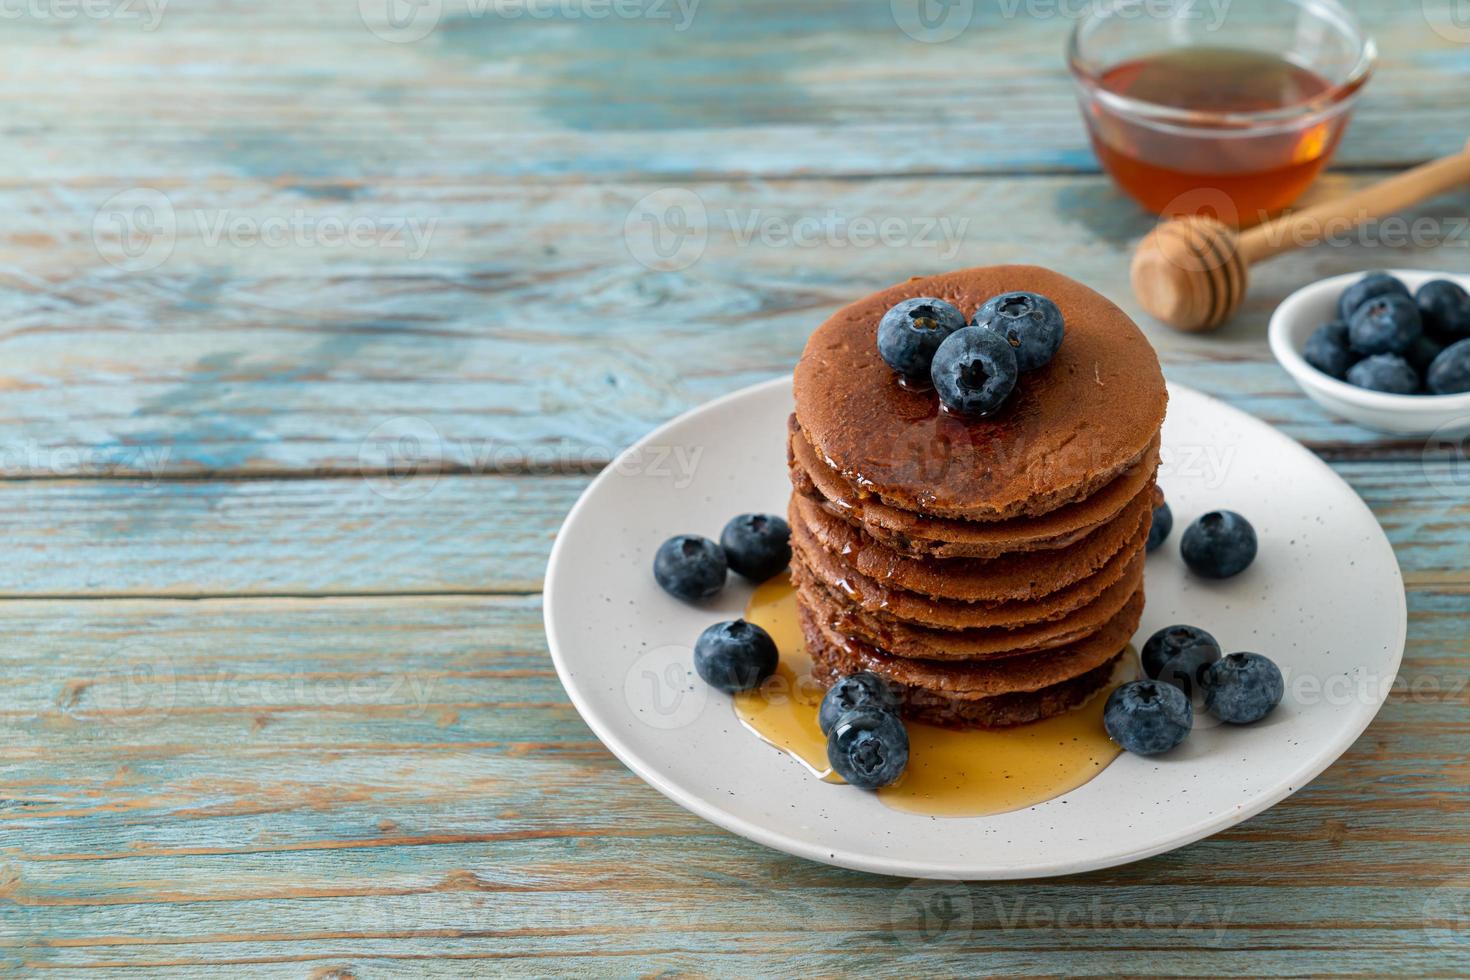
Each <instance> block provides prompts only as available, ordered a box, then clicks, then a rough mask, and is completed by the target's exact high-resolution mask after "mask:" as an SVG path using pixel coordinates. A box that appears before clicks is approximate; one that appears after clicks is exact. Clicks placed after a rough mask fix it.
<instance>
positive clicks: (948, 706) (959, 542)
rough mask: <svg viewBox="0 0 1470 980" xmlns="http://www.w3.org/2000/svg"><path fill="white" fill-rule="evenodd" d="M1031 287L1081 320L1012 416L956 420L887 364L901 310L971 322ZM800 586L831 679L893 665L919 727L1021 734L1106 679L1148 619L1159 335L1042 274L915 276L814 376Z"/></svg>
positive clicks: (801, 428)
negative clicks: (992, 304) (912, 302)
mask: <svg viewBox="0 0 1470 980" xmlns="http://www.w3.org/2000/svg"><path fill="white" fill-rule="evenodd" d="M1015 290H1026V291H1030V292H1035V293H1040V294H1042V295H1044V296H1047V297H1049V298H1050V299H1051V300H1052V301H1053V302H1055V303H1056V304H1057V306H1058V307H1059V308H1060V309H1061V312H1062V315H1063V317H1064V318H1065V321H1066V337H1065V340H1064V341H1063V343H1062V346H1061V348H1060V349H1059V350H1058V351H1057V354H1056V356H1055V357H1053V358H1052V360H1051V362H1050V363H1048V364H1046V365H1045V366H1043V367H1041V368H1038V369H1037V370H1035V371H1031V372H1028V373H1026V374H1023V375H1021V378H1020V381H1019V383H1018V384H1017V385H1016V390H1015V391H1014V393H1013V394H1012V395H1011V397H1010V399H1009V400H1008V401H1007V403H1006V404H1005V406H1004V407H1003V408H1002V409H1001V410H1000V411H999V412H998V413H996V414H995V415H993V416H990V417H988V418H983V419H965V418H961V417H958V416H955V415H952V414H950V413H948V412H945V411H942V410H941V409H940V407H939V403H938V399H937V398H936V396H935V394H934V392H933V391H928V390H917V389H914V388H911V387H908V386H905V385H904V384H902V383H901V382H900V381H899V378H898V376H897V375H896V374H895V373H894V372H893V371H892V370H891V369H890V368H889V367H888V365H887V364H885V363H884V362H883V360H882V358H881V357H879V355H878V348H877V329H878V321H879V319H880V318H881V317H882V316H883V314H884V312H886V311H887V310H888V309H889V308H890V307H891V306H893V305H894V304H895V303H898V302H899V301H900V300H904V299H909V298H911V297H917V296H930V297H937V298H939V299H944V300H947V301H949V302H951V303H953V304H955V305H956V306H958V307H959V308H960V310H961V311H963V312H964V313H965V314H966V316H969V315H971V314H973V313H974V311H975V309H976V308H977V307H979V306H980V305H981V304H982V303H984V302H985V301H986V300H987V299H990V298H991V297H992V296H995V295H997V294H999V293H1003V292H1010V291H1015ZM795 391H796V413H795V414H794V415H793V416H792V417H791V422H790V431H789V441H788V459H789V463H790V469H791V482H792V486H793V488H794V490H795V492H794V493H793V494H792V497H791V505H790V521H791V544H792V550H793V559H792V580H793V582H794V584H795V586H796V589H797V603H798V608H799V612H800V617H801V623H802V630H803V632H804V634H805V637H806V641H807V647H808V649H809V651H810V653H811V655H812V658H813V661H814V663H815V670H816V673H817V676H818V679H820V680H822V681H823V682H824V683H830V682H831V681H833V680H835V679H836V678H837V677H841V676H843V675H846V674H850V673H853V672H856V671H859V670H871V671H875V672H877V673H879V674H881V675H883V676H884V677H886V678H887V679H888V680H889V681H890V682H891V683H892V684H893V685H894V686H896V688H897V689H898V690H899V691H900V693H901V695H902V697H903V701H904V713H905V715H906V716H908V717H910V718H915V719H919V720H924V721H931V722H935V723H938V724H944V725H949V726H952V727H971V728H973V727H987V728H988V727H1001V726H1006V725H1015V724H1020V723H1023V722H1028V721H1034V720H1037V719H1040V718H1045V717H1048V716H1050V715H1054V714H1057V713H1059V712H1061V711H1065V710H1067V709H1068V708H1071V707H1074V706H1075V705H1077V704H1079V703H1081V702H1082V701H1084V700H1086V699H1087V698H1088V696H1089V695H1091V694H1093V693H1095V692H1096V691H1098V690H1099V689H1101V688H1102V687H1103V686H1105V685H1106V684H1107V683H1108V681H1109V679H1110V677H1111V676H1112V674H1113V670H1114V667H1115V666H1116V665H1117V663H1118V661H1119V659H1120V658H1121V657H1122V656H1123V653H1124V650H1125V649H1126V647H1127V644H1128V641H1129V640H1130V639H1131V637H1132V636H1133V633H1134V631H1135V630H1136V629H1137V627H1138V621H1139V616H1140V614H1141V612H1142V610H1143V565H1144V552H1145V543H1146V541H1147V539H1148V530H1149V525H1150V522H1151V520H1152V516H1153V507H1154V503H1155V494H1156V493H1157V491H1156V489H1155V486H1154V479H1155V475H1156V472H1157V468H1158V458H1159V429H1160V426H1161V425H1162V423H1163V420H1164V409H1165V403H1166V401H1167V395H1166V393H1165V388H1164V379H1163V376H1162V374H1161V373H1160V371H1159V363H1158V358H1157V357H1156V356H1155V354H1154V351H1153V348H1152V347H1151V346H1150V345H1149V343H1148V341H1147V340H1146V339H1145V338H1144V336H1143V334H1142V333H1141V332H1140V331H1139V329H1138V327H1137V326H1135V325H1134V324H1133V322H1132V321H1131V320H1130V319H1129V318H1128V317H1127V315H1125V314H1124V313H1123V312H1122V311H1121V310H1119V309H1118V308H1117V307H1116V306H1114V305H1113V304H1112V303H1110V302H1108V301H1107V300H1106V299H1104V298H1103V297H1102V296H1100V295H1098V294H1097V293H1095V292H1093V291H1092V290H1090V289H1088V288H1087V287H1085V286H1083V285H1081V284H1080V283H1077V282H1074V281H1072V280H1071V279H1068V278H1067V277H1065V276H1062V275H1059V274H1058V273H1055V272H1051V271H1049V270H1046V269H1041V268H1037V267H1034V266H993V267H986V268H978V269H966V270H963V271H960V272H952V273H948V274H945V275H940V276H933V277H929V278H921V279H912V280H910V281H909V282H906V283H903V284H901V285H898V286H894V287H893V288H891V289H886V290H884V291H882V292H879V293H876V294H874V295H872V296H869V297H867V298H865V299H862V300H859V301H858V302H856V303H854V304H852V305H851V306H848V307H846V308H844V309H842V310H839V311H838V312H837V313H836V314H835V315H834V316H832V317H831V318H830V319H829V320H827V322H826V323H824V324H822V326H821V327H819V328H818V329H817V331H816V332H815V333H814V334H812V336H811V339H810V340H809V341H808V342H807V345H806V350H805V352H804V353H803V354H802V357H801V361H800V362H799V363H798V364H797V367H796V380H795Z"/></svg>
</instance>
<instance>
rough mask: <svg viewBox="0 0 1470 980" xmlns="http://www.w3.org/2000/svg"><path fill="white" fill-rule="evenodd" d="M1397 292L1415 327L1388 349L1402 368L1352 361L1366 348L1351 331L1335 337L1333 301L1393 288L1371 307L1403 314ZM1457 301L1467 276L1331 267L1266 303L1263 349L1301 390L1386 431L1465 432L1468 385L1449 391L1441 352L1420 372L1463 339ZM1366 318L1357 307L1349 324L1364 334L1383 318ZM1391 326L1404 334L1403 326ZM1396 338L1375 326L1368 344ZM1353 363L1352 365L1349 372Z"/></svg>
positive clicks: (1469, 430)
mask: <svg viewBox="0 0 1470 980" xmlns="http://www.w3.org/2000/svg"><path fill="white" fill-rule="evenodd" d="M1368 279H1371V280H1372V281H1371V282H1368V283H1367V285H1366V286H1364V288H1363V289H1362V290H1357V289H1355V287H1357V286H1358V285H1359V283H1360V282H1364V281H1365V280H1368ZM1395 283H1397V285H1395ZM1350 292H1351V295H1350ZM1406 294H1411V297H1412V300H1413V302H1414V304H1415V309H1416V312H1417V314H1418V316H1419V320H1420V330H1419V333H1418V336H1417V337H1416V338H1414V339H1413V340H1412V341H1411V342H1410V343H1409V345H1408V346H1407V347H1406V348H1405V349H1404V350H1403V351H1401V352H1399V353H1398V354H1396V355H1394V356H1398V357H1401V358H1403V361H1404V363H1405V364H1406V365H1407V368H1408V370H1405V369H1404V364H1400V363H1399V362H1397V361H1394V362H1377V364H1378V365H1379V366H1375V365H1369V366H1367V367H1361V368H1358V365H1360V364H1361V363H1362V362H1363V361H1364V360H1366V359H1367V358H1368V357H1371V356H1374V355H1372V354H1369V353H1367V352H1365V351H1361V350H1356V349H1354V348H1353V346H1352V343H1351V340H1348V341H1347V342H1346V343H1345V342H1344V340H1343V335H1342V332H1341V328H1339V327H1332V326H1330V325H1331V324H1334V323H1336V322H1337V321H1339V320H1341V319H1342V315H1343V314H1342V310H1341V307H1342V306H1344V305H1350V304H1352V303H1353V302H1356V303H1357V306H1358V308H1361V307H1363V306H1364V305H1367V304H1371V303H1372V302H1373V301H1374V300H1377V299H1379V298H1380V297H1383V296H1390V297H1397V298H1396V299H1390V300H1388V301H1387V302H1386V305H1384V306H1383V307H1382V308H1381V309H1380V311H1379V314H1380V316H1382V315H1386V314H1387V313H1388V312H1389V311H1391V315H1392V316H1395V317H1403V318H1405V322H1407V315H1406V312H1405V309H1404V307H1403V301H1404V297H1405V295H1406ZM1345 300H1346V301H1345ZM1466 300H1470V275H1447V274H1445V273H1441V272H1415V271H1408V270H1394V271H1393V272H1392V273H1378V274H1373V275H1370V276H1366V277H1365V276H1364V275H1363V274H1362V273H1349V274H1346V275H1342V276H1334V277H1332V278H1330V279H1324V280H1321V281H1320V282H1316V283H1312V284H1310V285H1308V286H1304V287H1302V288H1301V289H1298V290H1297V291H1296V292H1294V293H1292V294H1291V295H1290V296H1288V297H1287V298H1286V299H1285V300H1284V301H1283V302H1282V303H1281V305H1280V306H1278V307H1277V308H1276V310H1275V312H1274V313H1273V314H1272V315H1271V326H1270V331H1269V336H1270V342H1271V352H1272V353H1273V354H1274V355H1275V357H1276V360H1277V361H1278V362H1279V363H1280V364H1281V366H1282V367H1283V368H1284V369H1285V370H1286V372H1287V373H1288V374H1289V375H1291V377H1292V380H1294V381H1295V382H1296V383H1297V384H1298V385H1300V386H1301V389H1302V391H1303V392H1305V393H1306V394H1307V395H1308V396H1309V397H1310V398H1311V399H1312V400H1313V401H1315V402H1316V403H1318V404H1319V405H1321V406H1322V407H1323V408H1325V409H1327V410H1328V411H1329V412H1331V413H1332V414H1334V415H1336V416H1338V417H1340V418H1344V419H1346V420H1348V421H1350V422H1354V423H1356V424H1358V425H1361V426H1364V427H1366V428H1369V429H1374V430H1377V431H1380V432H1386V433H1390V434H1393V435H1400V436H1404V435H1407V436H1413V437H1418V438H1424V437H1427V436H1434V437H1435V438H1448V439H1458V438H1460V437H1461V436H1464V435H1467V434H1470V389H1463V388H1460V390H1456V389H1457V388H1459V385H1458V384H1457V383H1456V381H1455V380H1454V378H1455V377H1456V375H1455V373H1454V372H1450V371H1449V369H1448V365H1449V364H1450V363H1451V361H1450V359H1449V358H1446V360H1445V361H1443V362H1442V364H1441V367H1440V369H1439V371H1437V372H1435V378H1434V381H1431V380H1430V374H1431V371H1433V369H1434V364H1435V362H1436V361H1437V360H1439V359H1440V358H1441V357H1444V356H1445V355H1446V352H1447V351H1448V350H1449V348H1450V347H1452V346H1454V344H1456V343H1458V342H1460V341H1461V340H1466V339H1470V333H1466V334H1464V335H1460V332H1461V331H1464V330H1467V329H1470V327H1467V324H1470V306H1467V305H1462V304H1464V303H1465V302H1466ZM1351 312H1353V313H1356V312H1357V310H1356V309H1355V310H1353V311H1351ZM1367 321H1368V314H1366V313H1365V314H1364V315H1363V321H1362V322H1361V323H1360V324H1359V328H1360V330H1361V331H1366V332H1367V333H1368V334H1373V333H1374V330H1375V329H1376V328H1379V327H1382V326H1384V323H1381V322H1380V323H1376V324H1372V325H1370V324H1369V323H1368V322H1367ZM1343 322H1346V321H1343ZM1398 326H1399V327H1400V328H1401V329H1406V330H1407V332H1408V334H1412V333H1413V330H1412V327H1408V328H1402V324H1399V325H1398ZM1390 332H1392V331H1390ZM1403 337H1404V334H1403V333H1402V332H1399V333H1397V334H1395V336H1394V337H1392V338H1389V339H1388V340H1386V341H1385V340H1384V338H1383V336H1378V335H1375V338H1376V340H1377V342H1378V344H1380V345H1382V344H1384V343H1386V344H1387V345H1388V346H1397V345H1398V344H1400V343H1402V342H1403ZM1367 342H1368V344H1369V346H1370V347H1372V346H1373V344H1374V340H1373V339H1369V340H1368V341H1367ZM1457 356H1464V355H1457ZM1344 363H1346V368H1344ZM1389 365H1392V370H1391V371H1390V369H1389ZM1355 368H1358V370H1357V371H1356V373H1355V374H1354V373H1351V372H1353V370H1354V369H1355ZM1338 371H1342V374H1341V376H1338ZM1410 371H1412V372H1413V375H1414V384H1413V387H1412V388H1410V384H1409V381H1410V377H1409V372H1410ZM1352 381H1357V382H1359V384H1353V383H1351V382H1352ZM1363 385H1370V386H1371V387H1364V386H1363ZM1405 392H1412V393H1405Z"/></svg>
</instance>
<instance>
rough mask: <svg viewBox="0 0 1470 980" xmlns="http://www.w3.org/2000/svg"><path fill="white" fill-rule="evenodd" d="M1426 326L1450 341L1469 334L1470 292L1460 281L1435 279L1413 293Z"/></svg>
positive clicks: (1425, 327) (1429, 330) (1430, 331)
mask: <svg viewBox="0 0 1470 980" xmlns="http://www.w3.org/2000/svg"><path fill="white" fill-rule="evenodd" d="M1414 303H1415V305H1417V306H1418V307H1419V317H1420V319H1421V320H1423V321H1424V329H1425V330H1427V331H1428V332H1429V333H1431V334H1433V335H1434V336H1436V337H1438V338H1439V339H1440V340H1442V341H1444V342H1445V343H1447V344H1452V343H1454V342H1455V341H1457V340H1463V339H1464V338H1466V337H1470V293H1466V292H1465V290H1464V289H1463V288H1461V286H1460V285H1459V283H1454V282H1450V281H1449V280H1448V279H1433V280H1430V281H1429V282H1426V283H1425V284H1424V285H1422V286H1420V287H1419V289H1418V290H1417V291H1416V292H1415V293H1414Z"/></svg>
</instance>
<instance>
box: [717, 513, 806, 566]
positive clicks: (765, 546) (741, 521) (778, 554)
mask: <svg viewBox="0 0 1470 980" xmlns="http://www.w3.org/2000/svg"><path fill="white" fill-rule="evenodd" d="M720 547H721V548H724V549H725V560H726V561H727V562H728V563H729V565H730V568H731V569H732V570H733V571H734V572H736V574H738V575H741V576H743V577H745V578H748V579H750V580H751V581H752V582H764V581H765V580H766V579H768V578H770V577H771V576H772V575H775V574H776V573H777V572H779V571H781V569H783V568H785V567H786V565H787V564H788V563H789V562H790V561H791V526H790V525H789V524H787V523H786V521H785V520H783V519H782V518H780V517H777V516H776V515H775V514H741V515H740V516H739V517H732V518H730V523H728V524H726V525H725V529H724V530H723V531H721V532H720Z"/></svg>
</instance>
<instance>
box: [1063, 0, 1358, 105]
mask: <svg viewBox="0 0 1470 980" xmlns="http://www.w3.org/2000/svg"><path fill="white" fill-rule="evenodd" d="M1150 2H1151V0H1099V2H1096V3H1093V4H1090V5H1089V8H1088V11H1087V13H1086V14H1084V15H1083V16H1082V17H1080V18H1078V20H1077V23H1076V24H1075V25H1073V27H1072V32H1071V35H1070V37H1069V38H1068V39H1067V67H1068V69H1069V70H1070V71H1071V73H1072V77H1073V79H1074V80H1075V81H1076V82H1077V84H1078V85H1080V86H1082V87H1083V88H1085V89H1086V90H1087V92H1088V94H1089V95H1090V96H1091V97H1092V98H1095V99H1097V100H1098V101H1099V102H1101V103H1103V104H1104V105H1106V106H1107V107H1108V108H1110V109H1111V110H1113V111H1114V112H1116V113H1118V114H1119V115H1126V116H1132V117H1134V118H1136V119H1143V120H1149V121H1153V122H1156V123H1159V124H1162V125H1165V126H1168V127H1170V128H1173V127H1180V128H1185V129H1196V128H1198V129H1212V130H1221V129H1226V130H1229V129H1238V130H1251V129H1261V128H1271V127H1274V126H1280V125H1281V124H1283V123H1288V124H1295V125H1301V124H1303V122H1304V121H1305V120H1307V119H1309V118H1311V117H1314V116H1321V115H1330V114H1333V113H1334V112H1338V111H1342V110H1343V109H1345V108H1347V106H1348V104H1350V103H1351V102H1352V101H1353V99H1354V97H1355V96H1356V95H1357V94H1358V91H1359V90H1360V89H1361V88H1362V87H1363V85H1364V84H1365V83H1366V82H1367V81H1368V79H1369V77H1370V76H1371V75H1372V74H1373V69H1374V66H1375V65H1376V64H1377V62H1378V46H1377V45H1376V44H1375V43H1374V42H1373V38H1371V37H1369V36H1368V34H1367V33H1366V32H1365V31H1364V30H1363V27H1362V25H1361V24H1359V23H1358V19H1357V18H1356V17H1355V16H1354V15H1353V14H1352V12H1351V11H1349V10H1348V9H1347V8H1346V7H1344V6H1343V5H1342V4H1340V3H1338V0H1286V2H1287V3H1289V4H1291V5H1292V6H1296V7H1299V8H1302V9H1303V10H1306V11H1310V12H1313V13H1315V14H1316V15H1317V16H1318V17H1319V18H1320V19H1323V20H1326V21H1329V22H1333V23H1334V24H1335V26H1336V27H1337V28H1338V29H1339V30H1341V31H1342V33H1343V34H1344V36H1347V37H1350V38H1353V39H1355V40H1356V41H1357V43H1358V60H1357V61H1356V62H1355V63H1354V64H1353V67H1352V69H1351V70H1350V71H1349V72H1348V74H1347V77H1346V78H1344V79H1343V80H1342V81H1341V82H1335V83H1333V85H1332V86H1331V87H1329V88H1328V89H1326V90H1325V91H1323V92H1321V93H1319V94H1317V95H1315V96H1313V97H1312V98H1310V99H1307V100H1306V101H1303V102H1294V103H1292V104H1291V105H1287V106H1282V107H1280V108H1277V109H1264V110H1261V111H1258V112H1209V111H1203V110H1198V109H1181V108H1178V107H1176V106H1166V105H1161V104H1159V103H1157V102H1148V101H1145V100H1143V99H1136V98H1133V97H1132V96H1127V95H1121V94H1119V93H1117V92H1110V91H1108V90H1107V89H1105V88H1103V87H1102V86H1101V85H1100V84H1098V82H1099V79H1098V76H1097V75H1096V74H1094V73H1093V72H1092V71H1089V70H1088V69H1087V68H1085V67H1084V59H1083V57H1082V50H1081V48H1082V32H1083V31H1084V30H1085V29H1086V28H1087V27H1088V26H1089V25H1091V24H1094V23H1097V22H1099V21H1102V20H1105V19H1106V18H1108V17H1112V16H1115V15H1117V14H1118V13H1119V12H1121V11H1123V10H1127V9H1138V8H1141V7H1144V6H1145V5H1147V4H1148V3H1150ZM1301 67H1305V66H1301Z"/></svg>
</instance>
